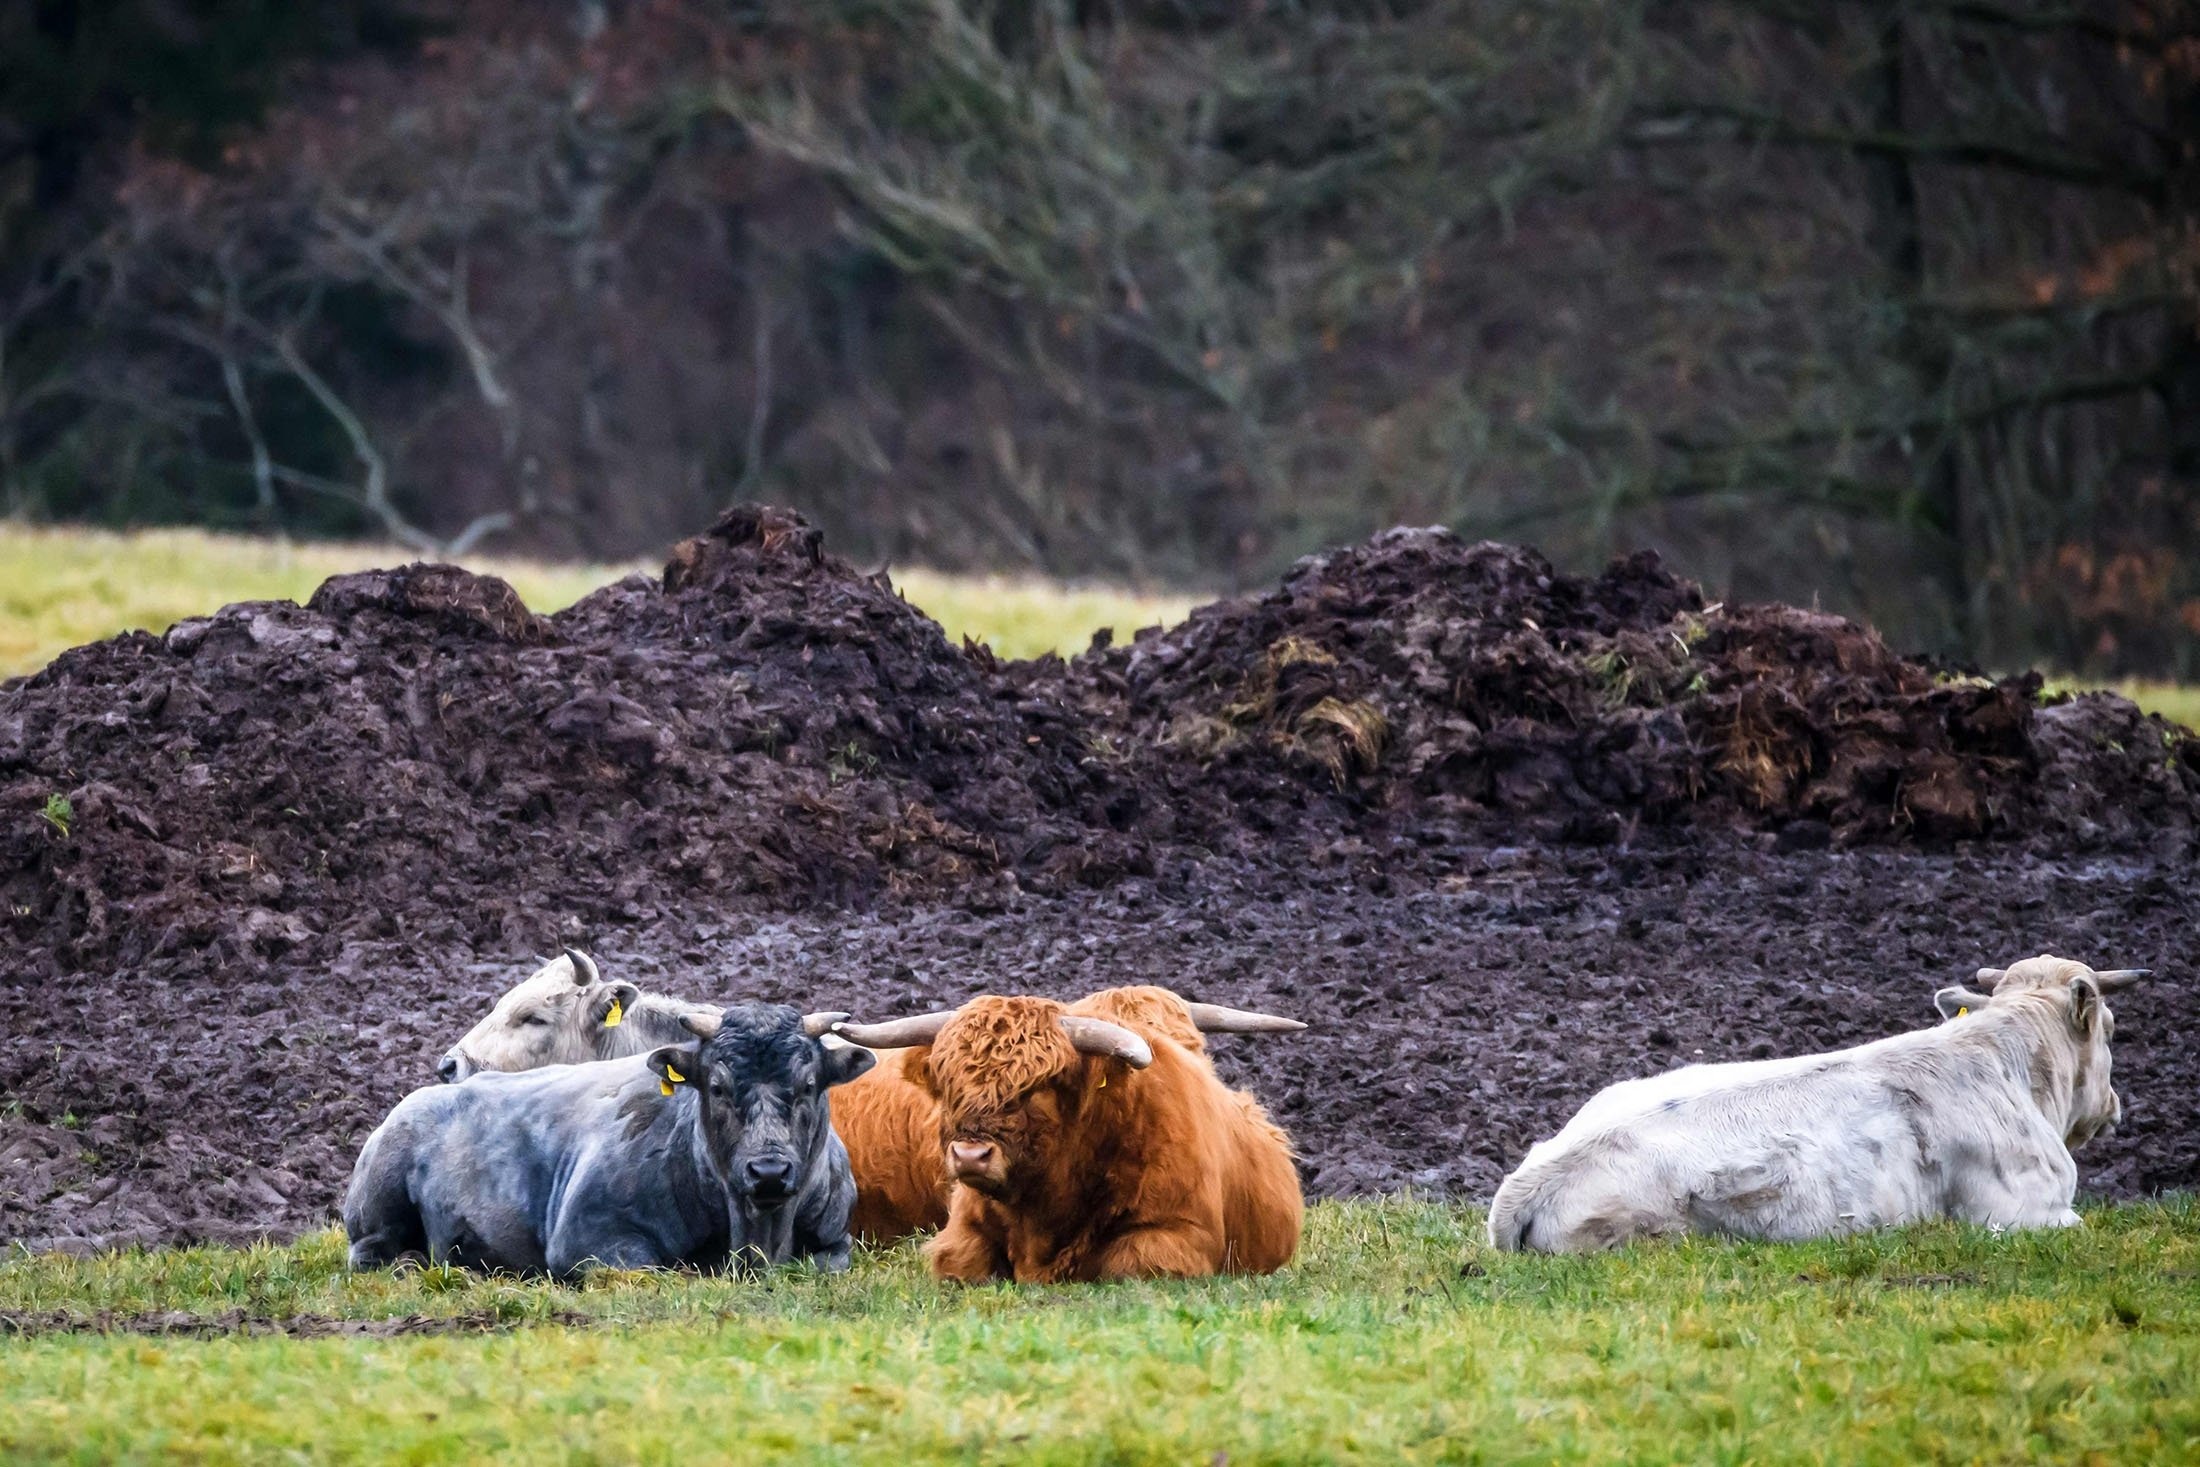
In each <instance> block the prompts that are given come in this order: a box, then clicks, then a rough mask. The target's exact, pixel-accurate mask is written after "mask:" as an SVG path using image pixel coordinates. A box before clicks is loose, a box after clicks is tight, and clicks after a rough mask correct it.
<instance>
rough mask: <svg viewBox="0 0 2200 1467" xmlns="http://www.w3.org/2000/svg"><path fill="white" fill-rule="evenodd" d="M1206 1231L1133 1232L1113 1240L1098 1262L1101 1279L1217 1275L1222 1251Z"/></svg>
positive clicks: (1179, 1228)
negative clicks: (1217, 1261)
mask: <svg viewBox="0 0 2200 1467" xmlns="http://www.w3.org/2000/svg"><path fill="white" fill-rule="evenodd" d="M1215 1241H1216V1240H1215V1237H1214V1234H1213V1233H1211V1232H1209V1231H1208V1230H1207V1229H1205V1228H1194V1227H1186V1226H1184V1225H1182V1224H1179V1225H1177V1226H1174V1227H1143V1228H1132V1229H1131V1230H1130V1231H1129V1232H1126V1233H1120V1234H1118V1235H1117V1236H1116V1237H1114V1238H1112V1239H1110V1240H1109V1242H1108V1244H1107V1246H1106V1247H1104V1248H1102V1249H1101V1250H1100V1253H1099V1257H1098V1258H1097V1259H1096V1260H1095V1262H1096V1268H1095V1272H1094V1275H1093V1276H1094V1277H1095V1278H1099V1279H1199V1278H1206V1277H1207V1276H1208V1275H1210V1274H1212V1273H1214V1272H1215V1265H1216V1260H1217V1259H1219V1258H1220V1257H1221V1256H1222V1250H1221V1249H1220V1248H1218V1247H1216V1246H1215Z"/></svg>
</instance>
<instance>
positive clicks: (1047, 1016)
mask: <svg viewBox="0 0 2200 1467" xmlns="http://www.w3.org/2000/svg"><path fill="white" fill-rule="evenodd" d="M1061 1018H1062V1006H1061V1005H1060V1004H1058V1003H1056V1002H1054V1000H1052V999H1047V998H990V997H988V998H974V999H972V1000H971V1001H970V1002H968V1003H966V1004H964V1005H963V1006H962V1010H961V1012H959V1013H957V1014H956V1015H955V1017H954V1019H953V1020H952V1021H951V1022H950V1023H949V1024H948V1026H947V1027H946V1028H945V1029H942V1030H941V1031H940V1036H939V1038H938V1039H937V1040H935V1041H934V1042H933V1045H932V1052H931V1054H930V1055H929V1056H928V1057H927V1059H926V1063H927V1064H928V1065H930V1067H931V1070H932V1083H933V1084H934V1085H935V1086H936V1087H937V1088H938V1091H939V1096H940V1103H941V1105H942V1107H943V1109H944V1110H946V1111H947V1112H949V1113H951V1114H964V1113H986V1112H998V1111H1001V1110H1004V1109H1006V1108H1007V1107H1008V1106H1009V1105H1010V1104H1011V1103H1013V1102H1014V1101H1015V1100H1016V1098H1017V1097H1018V1096H1021V1095H1026V1094H1028V1093H1030V1092H1031V1091H1032V1090H1033V1089H1035V1088H1036V1087H1038V1086H1039V1085H1041V1084H1043V1083H1045V1082H1046V1081H1047V1080H1049V1079H1051V1078H1053V1077H1054V1076H1055V1075H1058V1074H1062V1073H1064V1072H1066V1071H1067V1070H1069V1069H1070V1068H1071V1067H1073V1066H1074V1065H1076V1064H1077V1062H1078V1055H1077V1050H1076V1047H1075V1046H1074V1045H1072V1044H1071V1043H1070V1042H1069V1036H1068V1035H1067V1034H1065V1033H1063V1032H1062V1024H1061Z"/></svg>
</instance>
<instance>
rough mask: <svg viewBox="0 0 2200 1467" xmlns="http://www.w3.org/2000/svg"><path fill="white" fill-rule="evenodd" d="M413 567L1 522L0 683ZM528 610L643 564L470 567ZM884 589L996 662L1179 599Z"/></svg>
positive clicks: (265, 545) (265, 542) (570, 597)
mask: <svg viewBox="0 0 2200 1467" xmlns="http://www.w3.org/2000/svg"><path fill="white" fill-rule="evenodd" d="M417 558H418V557H417V556H415V555H414V554H413V553H411V552H409V551H406V550H402V549H398V548H396V547H392V546H386V545H354V544H325V543H323V544H300V543H296V542H293V541H286V540H269V539H257V538H253V537H251V536H244V535H214V534H208V533H206V532H204V531H200V530H148V531H138V532H133V533H129V534H115V533H110V532H106V531H98V530H80V529H40V528H31V527H27V526H23V525H18V524H12V523H8V522H5V521H0V677H12V676H14V675H16V674H18V673H26V672H35V671H36V670H37V669H39V668H41V667H43V666H45V665H46V663H47V662H49V661H51V660H52V659H53V657H54V656H55V655H56V654H57V653H60V652H63V651H66V650H67V649H69V648H71V647H77V646H81V645H83V644H84V643H86V642H96V641H99V640H101V639H103V638H106V637H111V636H114V635H115V634H117V633H118V632H124V631H129V630H131V629H133V628H142V629H144V630H146V631H153V632H161V631H166V630H167V629H168V628H169V627H170V626H172V625H173V624H174V623H175V622H177V621H178V620H180V619H181V618H183V617H187V616H201V615H204V614H205V613H207V612H209V611H213V610H215V609H216V608H218V607H221V606H225V605H227V604H228V603H230V602H232V601H263V600H277V599H288V600H292V601H304V600H305V599H306V598H307V597H308V596H311V595H312V594H313V589H314V587H316V586H318V585H320V584H321V582H322V581H323V580H325V579H326V578H328V577H329V576H332V575H338V574H341V573H342V572H345V571H354V570H361V569H365V568H367V567H369V566H377V565H395V564H400V563H402V562H404V561H408V560H414V559H417ZM466 564H467V565H469V566H470V567H472V568H473V569H475V570H480V571H486V572H488V573H490V574H492V575H498V576H502V577H503V578H504V579H506V580H508V581H510V582H511V583H512V585H513V586H514V587H515V588H516V589H517V590H518V591H519V594H520V599H521V600H523V601H525V602H526V603H527V604H528V605H529V606H531V607H533V608H534V609H535V610H537V611H544V612H548V611H557V610H559V609H561V608H563V607H566V606H570V605H572V604H573V603H574V602H575V601H578V600H579V599H580V598H581V597H583V596H585V595H587V594H588V593H589V592H590V591H593V590H595V589H596V588H597V587H598V586H603V585H608V584H609V583H610V582H612V581H615V580H617V579H619V578H620V577H621V576H624V575H627V574H629V573H630V572H633V571H636V570H648V571H655V570H656V569H657V568H658V566H657V563H656V562H649V563H644V562H639V561H637V562H632V563H629V564H625V565H553V564H547V563H543V562H537V561H527V560H513V559H505V558H501V557H496V556H469V557H466ZM894 582H895V584H896V585H897V586H899V587H900V588H901V590H902V593H903V594H904V595H905V596H907V597H908V598H909V600H910V601H911V602H913V603H914V604H916V605H918V606H921V607H923V608H924V610H925V611H926V612H927V613H929V614H930V615H931V616H933V617H934V618H935V619H936V620H938V621H939V622H940V624H941V625H942V626H943V627H945V628H946V630H947V634H948V635H949V637H951V638H960V637H963V636H970V637H972V638H974V639H976V640H978V641H983V642H989V643H990V644H991V645H992V647H993V649H994V650H995V651H996V652H998V653H1000V654H1001V655H1002V656H1004V657H1035V656H1037V655H1039V654H1040V653H1042V652H1048V651H1060V652H1079V651H1082V650H1084V647H1085V645H1086V643H1087V642H1088V641H1089V640H1090V639H1091V637H1092V634H1093V632H1094V630H1095V629H1097V628H1099V627H1103V626H1112V627H1115V628H1116V629H1117V630H1118V631H1119V632H1120V633H1121V634H1122V635H1123V636H1124V637H1126V638H1127V637H1128V636H1129V635H1130V633H1131V632H1132V631H1133V630H1134V629H1135V628H1138V627H1142V626H1148V625H1152V624H1155V623H1158V622H1171V621H1177V620H1180V619H1181V618H1182V617H1183V616H1184V614H1185V613H1186V612H1187V611H1189V610H1190V609H1191V606H1192V604H1193V602H1192V599H1191V598H1187V597H1168V596H1148V595H1141V594H1138V593H1135V592H1130V591H1124V590H1118V589H1113V588H1108V587H1083V588H1081V587H1063V586H1057V585H1055V584H1053V583H1051V582H1046V581H1039V580H1017V579H1014V578H1009V577H1001V576H984V577H958V576H947V575H941V574H938V573H936V572H932V571H924V570H912V571H907V572H900V571H897V572H896V573H895V575H894Z"/></svg>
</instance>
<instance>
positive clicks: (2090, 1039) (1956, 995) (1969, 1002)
mask: <svg viewBox="0 0 2200 1467" xmlns="http://www.w3.org/2000/svg"><path fill="white" fill-rule="evenodd" d="M2147 976H2148V972H2147V970H2146V969H2144V968H2113V969H2103V970H2100V971H2095V970H2094V969H2092V968H2088V967H2087V966H2086V965H2085V964H2083V963H2079V962H2074V961H2072V960H2071V959H2069V958H2057V957H2051V956H2049V955H2047V954H2045V953H2043V954H2041V955H2040V956H2039V957H2036V958H2026V959H2025V960H2024V961H2023V962H2021V963H2012V964H2011V965H2010V966H2008V967H2007V968H1981V969H1979V970H1978V975H1977V977H1976V979H1975V980H1974V981H1975V982H1977V983H1979V984H1981V985H1983V986H1984V988H1985V989H1986V990H1987V991H1985V992H1981V991H1979V990H1978V989H1973V988H1966V987H1962V986H1960V985H1959V986H1957V987H1953V988H1943V989H1941V990H1940V991H1939V992H1938V993H1936V994H1934V995H1933V1004H1934V1006H1935V1007H1936V1008H1938V1009H1939V1010H1940V1015H1941V1017H1942V1018H1944V1019H1951V1020H1952V1019H1958V1018H1961V1017H1963V1016H1964V1015H1966V1014H1972V1013H1980V1012H1984V1011H1986V1010H1987V1009H1988V1008H1989V1007H1990V1006H1992V1007H2010V1006H2015V1005H2020V1004H2023V1005H2042V1004H2044V1005H2046V1006H2048V1007H2049V1008H2050V1009H2051V1010H2052V1011H2053V1012H2054V1013H2055V1014H2056V1015H2057V1016H2058V1018H2057V1020H2056V1021H2055V1022H2054V1025H2053V1033H2054V1038H2055V1040H2056V1043H2055V1045H2054V1048H2055V1049H2056V1050H2057V1051H2058V1056H2057V1059H2059V1061H2060V1062H2059V1063H2058V1062H2054V1061H2050V1062H2049V1063H2048V1064H2047V1065H2046V1066H2045V1067H2044V1069H2042V1068H2041V1067H2038V1066H2035V1073H2034V1075H2033V1084H2034V1088H2035V1090H2037V1089H2039V1088H2040V1087H2041V1086H2042V1085H2049V1086H2051V1087H2052V1088H2055V1089H2058V1090H2059V1089H2061V1088H2062V1087H2063V1086H2065V1085H2067V1087H2068V1093H2067V1096H2056V1097H2052V1098H2054V1099H2057V1100H2060V1101H2062V1103H2063V1104H2064V1105H2065V1107H2066V1110H2067V1114H2068V1117H2069V1119H2068V1124H2067V1126H2066V1127H2065V1132H2064V1136H2063V1142H2064V1144H2065V1145H2067V1146H2070V1147H2072V1148H2076V1147H2079V1146H2083V1145H2084V1144H2085V1143H2086V1142H2088V1141H2090V1140H2092V1139H2093V1138H2094V1137H2095V1136H2098V1135H2100V1134H2101V1133H2102V1132H2103V1131H2112V1130H2114V1129H2115V1128H2116V1125H2117V1123H2118V1122H2120V1121H2121V1120H2123V1118H2124V1102H2123V1097H2122V1096H2120V1095H2118V1094H2117V1093H2116V1090H2115V1087H2114V1086H2113V1085H2111V1084H2110V1083H2109V1065H2110V1060H2109V1052H2108V1046H2109V1041H2110V1040H2111V1039H2113V1038H2114V1037H2115V1035H2116V1016H2115V1015H2114V1014H2113V1013H2111V1012H2109V1007H2108V1004H2107V1002H2106V999H2105V995H2107V994H2111V993H2116V992H2119V991H2121V990H2123V989H2126V988H2129V987H2131V986H2132V985H2133V984H2135V983H2137V982H2138V981H2139V980H2140V979H2142V978H2145V977H2147ZM2042 1098H2043V1099H2046V1098H2050V1097H2042Z"/></svg>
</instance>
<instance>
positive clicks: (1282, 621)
mask: <svg viewBox="0 0 2200 1467" xmlns="http://www.w3.org/2000/svg"><path fill="white" fill-rule="evenodd" d="M1079 673H1080V674H1081V676H1082V678H1083V679H1084V681H1085V685H1086V687H1087V688H1088V690H1089V691H1088V694H1087V696H1088V699H1089V701H1090V702H1091V704H1092V705H1093V707H1094V710H1095V713H1096V715H1097V716H1098V717H1101V718H1109V717H1114V718H1116V719H1119V720H1120V721H1121V722H1122V724H1123V726H1124V728H1125V731H1126V735H1127V737H1128V738H1129V740H1130V741H1131V742H1133V743H1134V744H1135V743H1141V742H1150V743H1154V744H1158V745H1161V746H1166V747H1171V748H1174V749H1177V750H1180V751H1182V752H1184V753H1185V754H1187V755H1189V756H1190V757H1192V758H1193V759H1196V760H1198V761H1199V762H1200V763H1201V764H1202V765H1203V766H1205V767H1207V768H1208V769H1210V770H1212V771H1213V772H1214V773H1215V774H1216V775H1217V776H1218V777H1220V778H1222V779H1223V780H1224V781H1226V782H1227V784H1228V786H1229V789H1230V793H1231V795H1232V797H1233V799H1236V800H1241V801H1243V800H1251V801H1259V800H1262V799H1264V798H1267V797H1270V796H1272V795H1273V794H1274V793H1275V792H1276V789H1277V784H1276V780H1277V777H1278V775H1279V773H1295V774H1296V775H1297V776H1298V777H1299V778H1300V779H1301V781H1302V782H1303V781H1305V780H1312V781H1314V782H1316V783H1321V784H1326V785H1328V786H1330V787H1332V788H1334V789H1335V790H1337V791H1339V792H1343V793H1348V794H1350V795H1351V796H1353V797H1354V798H1356V799H1357V800H1358V801H1360V802H1361V803H1363V804H1364V805H1366V806H1368V807H1369V808H1374V809H1383V810H1387V811H1391V812H1393V813H1405V812H1412V813H1413V814H1414V816H1415V817H1416V818H1419V819H1422V820H1426V819H1428V818H1430V817H1431V816H1432V815H1436V816H1442V817H1448V818H1452V819H1458V818H1471V817H1474V816H1477V815H1485V814H1491V813H1495V814H1502V815H1504V816H1507V817H1510V818H1511V819H1513V820H1515V821H1516V822H1520V823H1522V824H1524V825H1526V826H1527V827H1528V828H1530V829H1533V830H1534V831H1536V832H1537V833H1539V834H1542V835H1546V836H1562V837H1565V838H1568V839H1591V840H1610V839H1613V838H1616V837H1618V836H1620V835H1621V834H1623V833H1624V832H1626V831H1628V830H1630V829H1632V828H1634V827H1636V826H1637V825H1638V824H1640V823H1644V822H1647V823H1650V824H1664V823H1671V822H1676V821H1689V822H1694V823H1698V824H1702V823H1719V824H1739V825H1743V826H1751V825H1755V826H1762V827H1766V828H1770V829H1774V830H1781V831H1792V832H1793V833H1792V834H1790V835H1789V836H1788V837H1787V838H1788V839H1789V840H1790V841H1791V842H1800V843H1806V844H1808V843H1822V842H1825V841H1830V840H1839V841H1841V842H1843V843H1855V842H1859V841H1872V840H1884V839H1898V838H1905V837H1911V836H1915V837H1922V838H1925V839H1927V840H1946V839H1960V838H1966V837H1975V836H1981V835H1988V834H1994V833H2009V834H2025V835H2044V836H2054V837H2066V836H2067V837H2075V838H2079V839H2082V840H2084V841H2087V842H2098V841H2103V840H2117V839H2125V840H2128V839H2133V838H2144V837H2147V836H2149V835H2153V834H2156V833H2159V832H2160V831H2162V830H2164V829H2167V830H2169V831H2171V832H2173V833H2174V834H2175V835H2177V836H2183V835H2185V834H2188V833H2189V832H2190V831H2191V829H2192V826H2193V816H2194V813H2195V811H2196V810H2200V744H2195V743H2193V742H2192V741H2189V740H2180V739H2179V738H2178V737H2177V736H2176V735H2175V734H2174V733H2173V731H2172V730H2170V729H2169V728H2168V726H2167V725H2164V724H2162V723H2161V722H2160V721H2159V720H2149V719H2145V718H2142V717H2141V716H2139V715H2138V714H2137V712H2136V710H2134V709H2132V708H2131V707H2130V705H2129V704H2128V703H2125V702H2123V700H2121V699H2115V698H2102V697H2093V698H2087V699H2082V700H2078V701H2077V702H2075V703H2070V704H2065V705H2063V706H2061V707H2058V708H2053V709H2041V708H2039V707H2038V704H2039V701H2040V700H2039V692H2040V682H2039V679H2038V678H2037V677H2036V676H2027V677H2023V678H2015V679H2009V680H2005V681H2002V682H1998V683H1997V682H1990V681H1988V680H1986V679H1983V678H1978V677H1967V676H1956V675H1949V674H1946V673H1944V672H1942V671H1941V670H1939V669H1937V668H1935V667H1932V666H1930V665H1928V664H1925V663H1921V662H1916V661H1910V660H1906V659H1904V658H1901V657H1898V656H1896V655H1895V654H1894V653H1892V652H1891V651H1889V650H1888V648H1887V647H1886V645H1885V644H1884V643H1882V642H1881V641H1880V640H1879V638H1878V636H1877V635H1876V634H1874V633H1873V632H1871V631H1869V630H1868V629H1866V628H1863V627H1859V626H1857V625H1856V624H1855V623H1853V622H1849V621H1847V620H1844V619H1842V618H1840V617H1834V616H1825V615H1821V614H1818V613H1815V612H1808V611H1801V610H1797V609H1795V608H1792V607H1785V606H1734V607H1729V606H1724V605H1710V606H1707V605H1706V604H1705V603H1704V601H1703V598H1702V595H1701V594H1700V592H1699V591H1698V590H1697V589H1696V588H1695V587H1694V586H1692V585H1690V584H1688V583H1687V582H1684V581H1681V580H1679V579H1678V578H1676V577H1674V576H1672V575H1671V574H1670V573H1668V572H1667V571H1665V570H1664V569H1663V567H1662V566H1660V565H1659V563H1658V561H1657V558H1656V557H1655V556H1654V555H1649V554H1641V555H1637V556H1634V557H1631V558H1628V559H1625V560H1621V561H1617V562H1615V563H1614V564H1613V565H1612V566H1611V567H1610V568H1609V569H1608V570H1606V571H1605V572H1604V573H1603V574H1602V575H1600V576H1597V577H1595V578H1584V577H1574V576H1566V575H1562V574H1560V573H1558V572H1556V571H1554V570H1553V569H1552V567H1551V566H1550V564H1549V563H1548V562H1547V561H1545V560H1544V559H1543V558H1542V557H1541V556H1539V555H1537V554H1536V553H1535V552H1533V551H1530V550H1524V549H1520V548H1518V547H1514V546H1507V545H1496V544H1488V543H1485V544H1479V545H1470V544H1468V543H1466V542H1465V541H1462V540H1461V539H1459V538H1458V537H1457V536H1455V535H1453V534H1451V533H1450V532H1448V531H1444V530H1394V531H1391V532H1389V533H1387V534H1384V535H1380V536H1378V537H1376V538H1375V539H1374V540H1373V541H1371V542H1369V543H1368V544H1367V545H1365V546H1361V547H1356V548H1353V549H1349V550H1343V551H1337V552H1334V553H1331V554H1328V555H1323V556H1317V557H1313V558H1310V559H1308V560H1306V561H1303V562H1301V563H1300V564H1299V565H1298V566H1297V567H1296V568H1295V569H1294V570H1293V571H1292V573H1291V574H1290V575H1289V576H1288V577H1287V578H1286V579H1285V581H1284V583H1283V585H1282V587H1281V588H1280V589H1278V590H1277V591H1275V592H1272V593H1271V594H1269V595H1267V596H1264V597H1261V598H1259V599H1258V600H1253V601H1245V602H1223V603H1218V604H1216V605H1213V606H1209V607H1204V608H1202V609H1201V610H1199V611H1196V612H1194V613H1193V615H1192V617H1191V618H1190V620H1189V621H1188V622H1186V623H1185V624H1184V625H1183V626H1182V627H1179V628H1176V629H1174V630H1172V631H1169V632H1167V633H1165V634H1161V635H1155V636H1148V637H1142V638H1140V639H1139V640H1138V641H1137V642H1136V643H1135V644H1133V645H1131V646H1129V647H1127V648H1118V649H1101V650H1097V651H1095V652H1094V653H1092V654H1090V655H1089V656H1088V657H1087V658H1085V659H1082V660H1081V661H1080V664H1079ZM2049 764H2052V765H2053V770H2052V777H2047V775H2048V773H2049V771H2048V770H2047V766H2048V765H2049ZM2104 796H2109V797H2110V798H2104Z"/></svg>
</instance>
